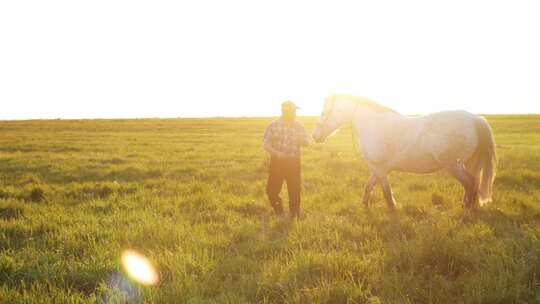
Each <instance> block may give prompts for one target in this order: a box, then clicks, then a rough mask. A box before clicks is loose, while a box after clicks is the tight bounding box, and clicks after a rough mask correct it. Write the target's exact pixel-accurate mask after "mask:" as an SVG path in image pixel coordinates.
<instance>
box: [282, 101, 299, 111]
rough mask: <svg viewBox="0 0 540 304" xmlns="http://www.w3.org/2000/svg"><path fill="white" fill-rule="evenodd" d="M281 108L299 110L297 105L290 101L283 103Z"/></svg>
mask: <svg viewBox="0 0 540 304" xmlns="http://www.w3.org/2000/svg"><path fill="white" fill-rule="evenodd" d="M281 108H293V109H300V108H299V107H298V106H297V105H295V104H294V102H292V101H291V100H287V101H284V102H283V103H281Z"/></svg>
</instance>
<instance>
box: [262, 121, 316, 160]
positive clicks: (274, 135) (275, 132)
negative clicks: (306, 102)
mask: <svg viewBox="0 0 540 304" xmlns="http://www.w3.org/2000/svg"><path fill="white" fill-rule="evenodd" d="M263 141H264V143H265V144H270V145H271V146H272V148H274V149H275V150H277V151H279V152H281V153H283V154H285V155H286V156H287V157H300V147H301V146H305V145H307V144H308V138H307V134H306V129H304V126H303V125H302V124H301V123H300V122H298V121H294V122H293V123H285V122H284V121H283V120H282V119H277V120H274V121H273V122H272V123H271V124H270V125H269V126H268V127H266V131H265V132H264V137H263Z"/></svg>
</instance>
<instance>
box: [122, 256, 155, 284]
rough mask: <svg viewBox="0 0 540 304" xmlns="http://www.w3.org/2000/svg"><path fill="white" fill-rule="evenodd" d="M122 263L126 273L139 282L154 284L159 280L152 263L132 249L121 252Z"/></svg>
mask: <svg viewBox="0 0 540 304" xmlns="http://www.w3.org/2000/svg"><path fill="white" fill-rule="evenodd" d="M122 265H124V269H125V270H126V271H127V273H128V275H129V276H130V277H131V278H132V279H133V280H135V281H137V282H138V283H140V284H143V285H156V284H157V283H158V282H159V275H158V273H157V271H156V269H155V268H154V266H153V265H152V263H150V261H149V260H148V259H147V258H145V257H144V256H143V255H142V254H140V253H138V252H136V251H134V250H126V251H124V253H122Z"/></svg>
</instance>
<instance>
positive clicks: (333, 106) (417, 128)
mask: <svg viewBox="0 0 540 304" xmlns="http://www.w3.org/2000/svg"><path fill="white" fill-rule="evenodd" d="M345 124H351V126H352V130H353V132H354V133H355V135H356V138H355V140H356V141H357V142H358V146H359V147H360V148H361V150H362V152H363V154H364V158H365V159H366V160H367V163H368V166H369V168H370V170H371V173H372V174H371V177H370V178H369V181H368V182H367V184H366V186H365V191H364V196H363V199H362V200H363V203H364V205H365V206H366V207H367V206H368V203H369V196H370V193H371V192H372V190H373V187H375V185H376V184H377V183H379V184H380V185H381V188H382V190H383V194H384V198H385V200H386V202H387V204H388V207H389V208H391V209H395V207H396V201H395V200H394V197H393V195H392V190H391V188H390V185H389V183H388V180H387V175H388V174H389V173H390V172H391V171H404V172H415V173H430V172H435V171H438V170H440V169H446V170H447V171H448V172H450V174H451V175H452V176H454V177H455V178H456V179H457V180H458V181H459V182H460V183H461V184H462V185H463V188H465V195H464V197H463V203H464V204H465V206H466V207H476V206H477V205H478V202H480V204H483V203H486V202H489V201H491V194H492V187H493V180H494V179H495V167H496V163H497V156H496V154H495V141H494V139H493V132H492V130H491V127H490V125H489V124H488V122H487V121H486V120H485V119H484V118H483V117H479V116H476V115H473V114H471V113H468V112H465V111H445V112H438V113H433V114H429V115H426V116H421V117H414V118H411V117H406V116H403V115H401V114H399V113H397V112H396V111H394V110H392V109H390V108H387V107H385V106H382V105H380V104H377V103H375V102H373V101H370V100H369V99H367V98H363V97H355V96H350V95H332V96H329V97H327V98H326V99H325V103H324V109H323V112H322V114H321V117H320V119H319V121H318V122H317V125H316V126H315V129H314V130H313V134H312V137H313V139H314V140H315V141H316V142H323V141H324V140H325V139H326V138H327V137H328V136H331V135H332V134H333V133H335V132H336V131H337V130H338V129H339V128H340V127H341V126H342V125H345Z"/></svg>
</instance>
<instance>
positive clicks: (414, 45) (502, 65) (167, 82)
mask: <svg viewBox="0 0 540 304" xmlns="http://www.w3.org/2000/svg"><path fill="white" fill-rule="evenodd" d="M538 16H540V2H538V1H520V0H516V1H494V0H491V1H476V0H468V1H460V0H457V1H434V0H430V1H384V0H383V1H381V0H377V1H336V0H333V1H315V0H311V1H294V0H288V1H280V0H273V1H256V0H250V1H237V0H229V1H206V0H197V1H195V0H194V1H136V0H130V1H114V0H106V1H101V0H93V1H76V0H69V1H54V0H53V1H24V0H20V1H19V0H17V1H15V0H13V1H11V0H6V1H0V119H28V118H124V117H126V118H129V117H138V118H140V117H208V116H275V115H278V114H279V111H280V103H281V102H282V101H284V100H286V99H292V100H293V101H295V102H296V103H297V104H298V105H299V106H301V107H302V109H301V110H300V111H299V115H317V114H319V113H320V111H321V110H322V103H323V100H324V97H325V96H327V95H330V94H332V93H349V94H354V95H360V96H366V97H369V98H371V99H372V100H375V101H378V102H379V103H382V104H384V105H387V106H390V107H392V108H395V109H396V110H398V111H400V112H402V113H404V114H422V113H429V112H434V111H441V110H453V109H465V110H468V111H471V112H473V113H540V55H539V54H540V39H539V37H540V18H538Z"/></svg>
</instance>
